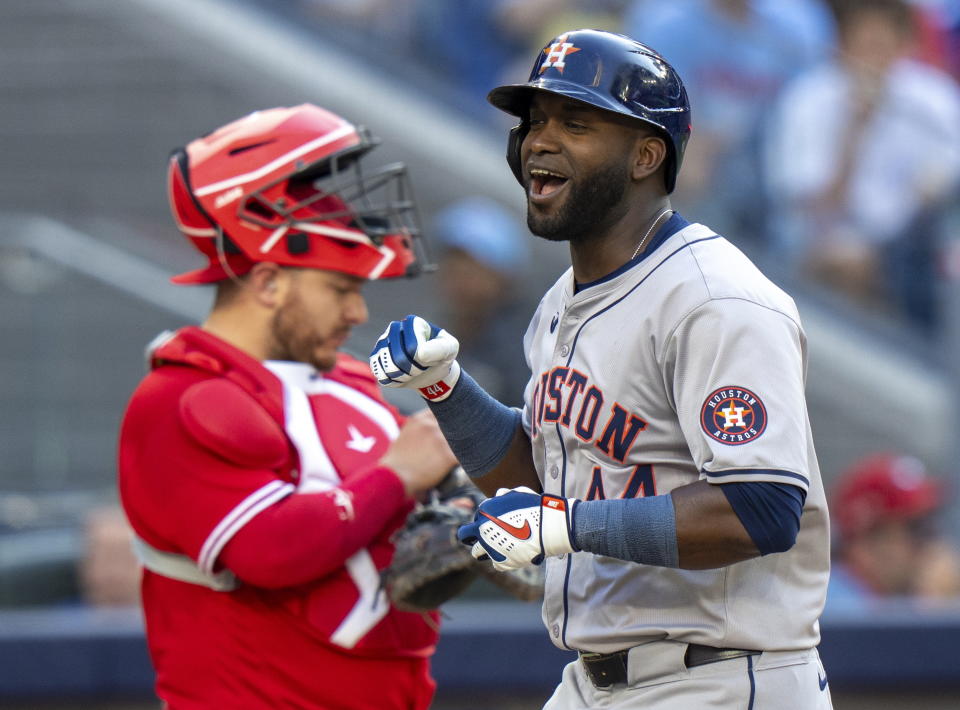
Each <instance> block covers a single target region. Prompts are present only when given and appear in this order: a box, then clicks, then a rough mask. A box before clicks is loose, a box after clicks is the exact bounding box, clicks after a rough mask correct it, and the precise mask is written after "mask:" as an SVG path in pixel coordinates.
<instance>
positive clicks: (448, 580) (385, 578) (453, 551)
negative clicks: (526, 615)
mask: <svg viewBox="0 0 960 710" xmlns="http://www.w3.org/2000/svg"><path fill="white" fill-rule="evenodd" d="M484 499H485V496H484V495H483V493H482V492H481V491H480V489H479V488H477V487H476V485H474V483H473V481H471V480H470V478H469V477H468V476H467V474H466V473H464V472H463V469H461V468H459V467H457V468H455V469H454V470H453V471H451V472H450V474H449V475H448V476H447V477H446V478H445V479H444V480H443V481H441V483H440V484H439V485H438V486H437V488H436V489H435V490H434V491H433V492H432V495H431V500H430V502H428V503H427V504H424V505H418V506H417V508H416V509H414V510H413V512H411V513H410V515H409V516H408V517H407V522H406V524H405V525H404V526H403V527H402V528H401V529H400V530H398V531H397V532H396V533H394V537H393V542H394V546H395V550H394V553H393V561H392V562H391V563H390V566H389V567H387V568H386V569H385V570H383V573H382V578H381V583H382V584H383V586H384V587H385V589H386V591H387V596H389V597H390V600H391V601H392V602H393V604H394V606H396V607H397V608H398V609H403V610H404V611H429V610H432V609H436V608H437V607H439V606H441V605H442V604H443V603H444V602H447V601H449V600H450V599H452V598H453V597H455V596H457V595H458V594H461V593H463V592H464V591H465V590H466V588H467V587H469V586H470V584H471V583H472V582H473V580H474V579H476V578H477V576H478V575H480V574H482V575H483V576H484V577H486V578H487V579H489V580H490V581H491V582H493V583H494V584H496V585H497V586H499V587H500V588H502V589H504V590H505V591H506V592H508V593H509V594H510V595H512V596H514V597H516V598H517V599H522V600H524V601H529V600H532V599H539V598H540V597H542V596H543V570H542V568H540V567H531V568H527V569H522V570H515V571H511V572H499V571H497V570H495V569H494V568H493V564H492V563H491V562H490V561H489V560H485V561H483V562H480V561H478V560H475V559H474V557H473V555H471V554H470V548H469V547H467V546H466V545H463V544H461V543H460V541H459V540H457V528H459V527H460V526H461V525H466V524H467V523H470V522H472V521H473V518H474V515H475V512H476V509H477V506H478V505H480V503H481V502H483V500H484Z"/></svg>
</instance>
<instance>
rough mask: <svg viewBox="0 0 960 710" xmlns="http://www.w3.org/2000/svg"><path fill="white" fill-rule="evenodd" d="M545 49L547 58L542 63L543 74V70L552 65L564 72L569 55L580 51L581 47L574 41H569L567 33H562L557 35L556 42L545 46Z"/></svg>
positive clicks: (541, 70) (541, 71)
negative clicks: (574, 43) (576, 45)
mask: <svg viewBox="0 0 960 710" xmlns="http://www.w3.org/2000/svg"><path fill="white" fill-rule="evenodd" d="M543 51H544V52H546V54H547V59H546V61H544V63H543V64H541V65H540V73H541V74H543V72H545V71H546V70H547V69H549V68H550V67H554V68H556V70H557V71H558V72H560V73H561V74H563V68H564V67H565V66H566V63H565V60H566V57H567V55H568V54H573V53H574V52H579V51H580V48H579V47H574V46H573V42H567V35H560V36H559V37H557V41H556V42H554V43H553V44H551V45H550V46H549V47H544V49H543Z"/></svg>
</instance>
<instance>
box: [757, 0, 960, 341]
mask: <svg viewBox="0 0 960 710" xmlns="http://www.w3.org/2000/svg"><path fill="white" fill-rule="evenodd" d="M836 16H837V31H838V48H839V52H838V54H837V56H836V57H835V58H834V59H833V60H832V61H829V62H827V63H825V64H823V65H822V66H819V67H817V68H814V69H811V70H810V71H808V72H807V73H805V74H804V75H802V76H800V77H798V78H797V79H796V80H795V81H794V82H793V83H792V84H791V85H790V86H789V87H787V89H786V90H785V91H784V93H783V95H782V97H781V99H780V100H779V102H778V105H777V106H776V108H775V110H774V112H773V115H772V116H771V120H770V123H769V125H768V126H767V130H766V134H767V142H766V146H765V160H764V163H765V168H766V172H767V178H768V186H767V187H768V191H769V197H770V200H771V206H772V208H773V220H772V224H771V229H770V233H771V235H774V237H775V238H776V239H777V240H778V244H777V246H778V247H779V249H780V250H781V254H782V255H784V256H786V257H789V258H790V259H791V260H793V261H794V263H795V264H796V267H797V268H798V269H799V270H800V271H801V272H802V273H804V274H806V275H809V276H811V277H813V278H815V279H816V280H818V281H820V282H821V283H823V284H826V285H828V286H830V287H831V288H834V289H836V290H839V291H841V292H843V293H845V294H847V295H849V296H851V297H852V298H854V299H855V300H857V301H858V302H860V303H863V304H870V305H873V306H880V307H889V306H890V305H892V304H897V305H899V307H900V308H901V309H902V310H903V311H904V312H906V313H907V314H908V315H910V316H912V317H913V318H915V319H917V320H918V321H920V322H923V323H925V324H929V323H930V322H931V321H932V319H933V314H932V313H931V312H930V311H931V308H932V302H933V299H932V284H933V283H934V278H933V263H932V259H931V258H929V256H928V255H929V252H930V251H931V248H932V247H931V244H932V243H933V241H935V240H936V238H937V236H936V234H935V231H934V230H932V229H930V227H929V225H931V224H935V223H936V220H935V219H931V215H935V214H936V213H937V211H938V209H939V208H941V207H942V205H943V203H944V201H945V200H946V199H947V197H948V196H949V195H950V194H951V190H952V188H953V187H954V186H955V184H956V181H957V177H958V174H960V92H958V89H957V86H956V84H955V82H954V81H953V80H952V79H951V78H950V76H949V75H947V74H946V73H944V72H942V71H940V70H938V69H936V68H934V67H931V66H929V65H926V64H923V63H920V62H918V61H916V60H914V59H910V58H908V55H909V54H910V53H911V51H912V49H913V46H914V45H913V40H914V24H913V14H912V10H911V8H910V6H909V5H908V4H907V3H906V2H905V0H845V1H844V2H838V3H836ZM921 225H924V227H922V228H921ZM918 255H919V258H918Z"/></svg>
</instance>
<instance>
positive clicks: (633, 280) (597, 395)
mask: <svg viewBox="0 0 960 710" xmlns="http://www.w3.org/2000/svg"><path fill="white" fill-rule="evenodd" d="M671 224H672V227H673V228H674V229H677V228H678V227H682V228H680V229H679V231H675V232H674V233H673V234H670V235H669V236H667V237H666V239H665V240H663V238H662V236H660V237H658V239H657V240H656V242H655V243H654V244H653V245H651V247H652V251H650V250H648V253H647V254H646V255H645V257H644V258H643V259H642V260H640V261H639V263H631V264H628V265H627V266H626V267H624V268H622V269H619V270H618V271H616V272H614V273H613V274H611V275H610V276H608V277H606V278H604V279H601V280H600V281H598V282H594V283H592V284H588V285H586V287H582V288H581V289H580V290H579V291H578V292H575V289H574V279H573V273H572V270H568V271H567V272H566V273H565V274H564V275H563V276H562V277H561V278H560V279H559V281H557V283H556V284H555V285H554V286H553V287H552V288H551V289H550V290H549V291H548V292H547V294H546V295H545V296H544V298H543V300H542V301H541V303H540V306H539V308H538V309H537V312H536V314H535V315H534V317H533V320H532V321H531V323H530V326H529V328H528V330H527V334H526V336H525V339H524V346H525V351H526V354H527V363H528V365H529V366H530V368H531V371H532V378H531V380H530V383H529V384H528V386H527V389H526V392H525V404H524V412H523V424H524V428H525V429H526V431H527V433H528V434H529V436H530V440H531V442H532V446H533V457H534V462H535V464H536V468H537V473H538V475H539V477H540V480H541V482H542V484H543V489H544V492H546V493H550V494H553V495H559V496H565V497H575V498H579V499H582V500H596V499H602V498H630V497H634V496H652V495H658V494H664V493H669V492H670V491H671V490H672V489H673V488H676V487H678V486H682V485H685V484H688V483H692V482H694V481H696V480H698V479H700V478H706V479H707V481H709V482H710V483H716V484H722V483H726V482H731V481H772V482H778V483H789V484H792V485H796V486H800V487H802V488H803V489H804V490H805V491H806V492H807V496H806V502H805V505H804V509H803V516H802V518H801V525H800V531H799V534H798V536H797V540H796V544H795V545H794V546H793V547H792V548H791V549H790V550H789V551H787V552H784V553H779V554H771V555H766V556H764V557H758V558H755V559H751V560H748V561H744V562H739V563H737V564H734V565H730V566H727V567H723V568H720V569H710V570H696V571H694V570H683V569H667V568H662V567H654V566H649V565H642V564H637V563H634V562H627V561H622V560H617V559H613V558H608V557H603V556H600V555H594V554H591V553H586V552H578V553H574V554H571V555H564V556H561V557H553V558H548V560H547V562H546V594H545V598H544V604H543V619H544V623H545V624H546V626H547V629H548V631H549V633H550V636H551V639H552V640H553V642H554V643H555V644H556V645H557V646H559V647H561V648H571V649H578V650H583V651H595V652H602V653H605V652H611V651H616V650H620V649H623V648H627V647H632V646H635V645H638V644H642V643H645V642H648V641H652V640H655V639H664V638H666V639H673V640H677V641H684V642H688V643H699V644H706V645H710V646H717V647H733V648H748V649H758V650H770V651H775V650H790V649H809V648H811V647H813V646H815V645H816V644H817V643H818V642H819V637H820V632H819V625H818V618H819V616H820V612H821V610H822V607H823V602H824V597H825V592H826V585H827V578H828V573H829V531H828V519H827V508H826V501H825V497H824V491H823V486H822V483H821V480H820V473H819V469H818V467H817V460H816V455H815V453H814V447H813V442H812V437H811V432H810V424H809V420H808V416H807V409H806V404H805V399H804V379H805V372H806V343H805V336H804V332H803V329H802V327H801V325H800V320H799V317H798V314H797V310H796V306H795V305H794V303H793V300H792V299H791V298H790V297H789V296H787V295H786V294H785V293H784V292H783V291H781V290H780V289H779V288H778V287H777V286H775V285H774V284H773V283H772V282H770V281H769V280H768V279H767V278H766V277H765V276H764V275H763V274H762V273H761V272H760V271H759V270H758V269H757V268H756V267H755V266H754V265H753V264H752V263H751V262H750V260H749V259H747V257H746V256H745V255H744V254H743V253H742V252H740V251H739V250H738V249H737V248H736V247H734V246H733V245H732V244H730V243H729V242H728V241H727V240H725V239H724V238H722V237H720V236H717V235H716V234H715V233H713V232H712V231H711V230H710V229H708V228H707V227H705V226H703V225H700V224H687V223H686V222H685V221H684V220H682V218H680V217H679V216H678V215H677V216H675V217H674V218H673V219H672V220H671V222H670V223H668V225H667V226H668V227H670V226H671ZM666 232H667V233H668V232H669V229H668V230H666ZM653 247H655V248H653Z"/></svg>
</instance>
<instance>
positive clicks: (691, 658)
mask: <svg viewBox="0 0 960 710" xmlns="http://www.w3.org/2000/svg"><path fill="white" fill-rule="evenodd" d="M629 653H630V649H629V648H626V649H624V650H622V651H614V652H613V653H586V652H584V651H581V652H580V662H581V663H582V664H583V667H584V670H586V671H587V676H589V678H590V681H591V682H592V683H593V684H594V685H595V686H596V687H598V688H609V687H610V686H611V685H615V684H617V683H626V682H627V655H628V654H629ZM759 653H760V651H749V650H747V649H745V648H714V647H713V646H701V645H700V644H698V643H691V644H690V645H688V646H687V650H686V653H684V655H683V662H684V663H685V664H686V666H687V668H695V667H696V666H705V665H707V664H708V663H717V662H718V661H728V660H730V659H731V658H743V657H744V656H756V655H758V654H759Z"/></svg>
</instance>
